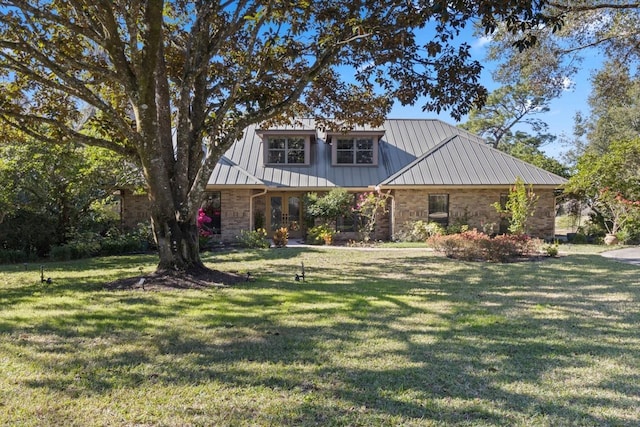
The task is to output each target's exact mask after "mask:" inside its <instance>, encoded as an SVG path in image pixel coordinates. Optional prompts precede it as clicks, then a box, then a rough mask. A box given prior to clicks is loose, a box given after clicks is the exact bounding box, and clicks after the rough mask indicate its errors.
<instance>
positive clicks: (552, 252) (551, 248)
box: [542, 242, 559, 257]
mask: <svg viewBox="0 0 640 427" xmlns="http://www.w3.org/2000/svg"><path fill="white" fill-rule="evenodd" d="M542 250H543V251H544V253H546V254H547V255H548V256H551V257H554V256H558V252H559V250H558V242H554V243H549V244H546V245H544V246H543V247H542Z"/></svg>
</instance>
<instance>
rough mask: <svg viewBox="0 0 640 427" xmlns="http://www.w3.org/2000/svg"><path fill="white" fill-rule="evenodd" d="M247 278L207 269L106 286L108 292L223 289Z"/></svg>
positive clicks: (164, 273) (148, 276)
mask: <svg viewBox="0 0 640 427" xmlns="http://www.w3.org/2000/svg"><path fill="white" fill-rule="evenodd" d="M246 281H247V276H246V275H240V274H235V273H227V272H222V271H218V270H210V269H207V268H203V269H195V270H188V271H172V270H162V271H156V272H153V273H151V274H145V275H143V276H134V277H126V278H124V279H118V280H115V281H113V282H110V283H107V284H105V285H104V288H105V289H108V290H140V291H157V290H170V289H173V290H186V289H208V288H221V287H225V286H230V285H234V284H236V283H241V282H246Z"/></svg>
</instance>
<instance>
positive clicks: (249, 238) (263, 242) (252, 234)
mask: <svg viewBox="0 0 640 427" xmlns="http://www.w3.org/2000/svg"><path fill="white" fill-rule="evenodd" d="M236 239H237V240H238V243H240V246H242V247H245V248H252V249H258V248H268V247H269V246H271V245H270V244H269V240H268V239H267V230H265V229H264V228H258V229H257V230H255V231H248V230H242V231H240V235H239V236H236Z"/></svg>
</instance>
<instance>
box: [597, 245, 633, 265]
mask: <svg viewBox="0 0 640 427" xmlns="http://www.w3.org/2000/svg"><path fill="white" fill-rule="evenodd" d="M600 255H602V256H603V257H606V258H612V259H615V260H616V261H620V262H626V263H627V264H634V265H640V246H634V247H631V248H624V249H614V250H612V251H607V252H602V253H601V254H600Z"/></svg>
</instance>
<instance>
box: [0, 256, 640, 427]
mask: <svg viewBox="0 0 640 427" xmlns="http://www.w3.org/2000/svg"><path fill="white" fill-rule="evenodd" d="M562 249H564V247H561V250H562ZM154 262H155V257H153V256H135V257H112V258H100V259H93V260H86V261H81V262H69V263H51V264H45V275H46V276H48V277H49V276H50V277H51V278H52V279H53V283H52V284H51V285H42V284H41V283H40V271H39V265H27V266H24V265H22V264H20V265H15V266H2V267H0V310H1V311H0V425H12V426H16V425H17V426H21V425H37V426H43V425H64V426H73V425H77V426H111V425H113V426H124V425H127V426H129V425H131V426H133V425H135V426H156V425H159V426H184V425H216V426H243V425H247V426H248V425H251V426H254V425H258V426H263V425H272V426H281V425H290V426H311V425H320V426H331V425H334V426H347V425H348V426H376V425H384V426H398V425H407V426H410V425H415V426H430V425H441V426H445V425H446V426H449V425H468V426H493V425H504V426H563V425H566V426H605V425H606V426H625V425H626V426H636V425H638V424H640V310H639V308H640V269H639V268H638V267H637V266H631V265H625V264H619V263H616V262H615V261H612V260H609V259H604V258H602V257H600V256H599V255H597V254H595V253H593V251H591V250H584V251H583V250H580V249H576V248H575V247H574V248H573V249H572V250H571V251H570V254H569V255H566V256H563V257H561V258H557V259H549V260H545V261H543V262H522V263H513V264H504V265H501V264H486V263H467V262H457V261H452V260H449V259H445V258H441V257H438V256H436V255H434V254H433V253H431V252H428V251H426V250H424V249H420V248H415V249H401V250H391V249H384V250H376V251H362V250H345V249H341V250H340V249H324V248H317V249H309V248H284V249H271V250H256V251H245V252H232V253H225V254H216V255H211V256H207V257H206V262H207V263H208V264H209V265H210V266H213V267H215V268H218V269H221V270H225V271H238V272H241V273H243V274H244V273H246V272H251V273H252V275H253V276H254V277H255V278H256V280H255V281H253V282H248V283H245V284H242V285H239V286H234V287H229V288H222V289H210V290H205V291H203V290H188V291H165V292H149V291H147V292H144V291H104V290H101V288H100V284H101V283H103V282H105V281H109V280H113V279H115V278H118V277H123V276H127V275H129V276H131V275H137V274H140V271H141V270H142V271H152V270H153V268H154ZM300 262H304V264H305V268H306V273H307V280H306V281H305V282H304V283H303V282H295V281H294V280H293V278H294V275H295V273H299V272H300Z"/></svg>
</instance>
